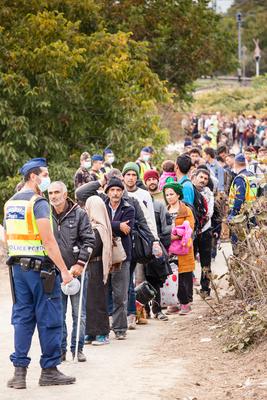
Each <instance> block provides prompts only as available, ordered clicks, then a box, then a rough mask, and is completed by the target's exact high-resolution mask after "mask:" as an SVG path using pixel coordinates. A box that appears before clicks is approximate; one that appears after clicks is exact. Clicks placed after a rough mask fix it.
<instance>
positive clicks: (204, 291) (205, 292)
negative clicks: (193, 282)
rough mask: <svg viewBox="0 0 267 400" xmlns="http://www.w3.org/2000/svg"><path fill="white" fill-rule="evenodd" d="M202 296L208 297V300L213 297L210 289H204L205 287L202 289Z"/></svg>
mask: <svg viewBox="0 0 267 400" xmlns="http://www.w3.org/2000/svg"><path fill="white" fill-rule="evenodd" d="M199 292H200V296H201V297H202V298H203V299H206V300H210V299H211V295H210V290H203V289H200V291H199Z"/></svg>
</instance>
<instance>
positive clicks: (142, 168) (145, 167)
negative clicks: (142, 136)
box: [136, 146, 152, 181]
mask: <svg viewBox="0 0 267 400" xmlns="http://www.w3.org/2000/svg"><path fill="white" fill-rule="evenodd" d="M151 149H152V148H151V147H149V146H147V147H143V148H142V150H141V153H140V157H139V158H138V160H137V161H136V164H137V165H138V167H139V178H140V179H141V180H142V181H143V180H144V174H145V172H146V171H149V170H150V169H152V167H151V163H149V161H150V160H151V154H152V153H151Z"/></svg>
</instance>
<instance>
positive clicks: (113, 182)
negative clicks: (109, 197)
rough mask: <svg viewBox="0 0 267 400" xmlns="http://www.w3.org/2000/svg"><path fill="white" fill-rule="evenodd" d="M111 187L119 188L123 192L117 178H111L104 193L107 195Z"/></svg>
mask: <svg viewBox="0 0 267 400" xmlns="http://www.w3.org/2000/svg"><path fill="white" fill-rule="evenodd" d="M112 187H119V188H121V189H122V190H124V185H123V183H122V181H121V180H120V179H119V178H115V177H113V178H111V179H110V180H109V182H108V184H107V186H106V188H105V193H107V192H108V191H109V189H110V188H112Z"/></svg>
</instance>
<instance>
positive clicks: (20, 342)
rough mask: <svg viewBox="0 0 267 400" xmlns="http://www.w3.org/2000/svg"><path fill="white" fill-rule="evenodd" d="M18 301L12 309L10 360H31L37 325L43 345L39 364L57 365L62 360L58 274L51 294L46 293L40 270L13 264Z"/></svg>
mask: <svg viewBox="0 0 267 400" xmlns="http://www.w3.org/2000/svg"><path fill="white" fill-rule="evenodd" d="M12 269H13V278H14V286H15V294H16V303H15V304H14V305H13V309H12V324H13V325H14V331H15V338H14V342H15V352H14V353H12V354H11V355H10V360H11V361H12V362H13V365H14V366H15V367H27V366H28V365H29V364H30V361H31V359H30V357H28V353H29V350H30V347H31V342H32V336H33V334H34V331H35V327H36V325H37V329H38V333H39V341H40V345H41V351H42V355H41V359H40V365H41V367H42V368H51V367H55V366H57V365H58V364H60V362H61V337H62V301H61V288H60V279H59V275H57V277H56V282H55V286H54V290H53V293H52V294H45V293H44V290H43V283H42V279H41V278H40V273H39V272H35V271H33V270H29V271H23V270H22V268H21V267H20V266H19V265H17V264H15V265H13V268H12Z"/></svg>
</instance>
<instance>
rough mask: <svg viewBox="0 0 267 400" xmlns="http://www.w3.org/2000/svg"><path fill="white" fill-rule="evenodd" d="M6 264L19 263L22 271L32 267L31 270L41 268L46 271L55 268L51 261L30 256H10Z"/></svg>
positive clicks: (37, 270) (39, 269)
mask: <svg viewBox="0 0 267 400" xmlns="http://www.w3.org/2000/svg"><path fill="white" fill-rule="evenodd" d="M8 264H9V265H10V264H12V265H13V264H19V265H20V267H21V269H23V271H29V270H30V269H32V270H33V271H36V272H40V271H41V270H43V269H46V270H48V271H51V270H54V269H55V265H54V264H52V263H51V262H48V261H43V260H39V259H37V258H31V257H11V260H9V261H8Z"/></svg>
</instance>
